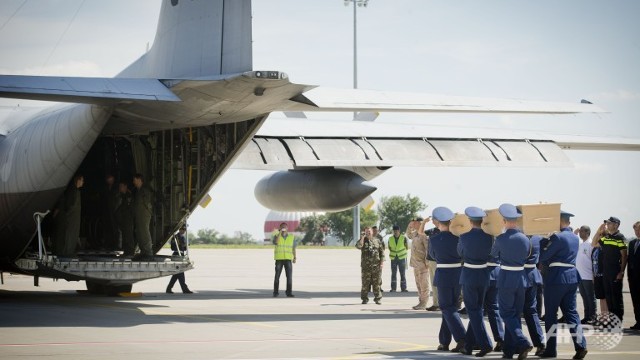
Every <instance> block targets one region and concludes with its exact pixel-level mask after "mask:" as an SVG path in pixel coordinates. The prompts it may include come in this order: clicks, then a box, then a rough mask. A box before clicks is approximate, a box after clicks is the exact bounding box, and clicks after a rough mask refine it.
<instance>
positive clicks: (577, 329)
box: [544, 283, 587, 357]
mask: <svg viewBox="0 0 640 360" xmlns="http://www.w3.org/2000/svg"><path fill="white" fill-rule="evenodd" d="M576 290H578V284H577V283H576V284H553V285H550V284H547V285H545V286H544V313H545V315H544V317H545V319H544V327H545V330H546V331H547V337H548V338H547V349H546V350H545V352H544V353H545V355H551V356H554V357H555V356H556V355H557V350H556V346H557V333H558V331H557V327H558V308H559V309H560V310H562V314H564V318H565V322H566V327H568V328H569V332H570V333H571V340H573V347H574V350H576V351H578V350H581V349H586V348H587V340H586V338H585V337H584V334H583V333H582V325H581V324H580V315H578V310H577V309H576ZM563 326H564V324H563Z"/></svg>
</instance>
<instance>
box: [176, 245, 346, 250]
mask: <svg viewBox="0 0 640 360" xmlns="http://www.w3.org/2000/svg"><path fill="white" fill-rule="evenodd" d="M164 247H165V248H167V249H169V248H170V247H169V244H168V243H167V244H166V245H165V246H164ZM189 248H191V249H273V245H260V244H245V245H221V244H198V245H189ZM352 248H353V246H351V245H350V246H309V245H299V246H297V247H296V249H315V250H326V249H349V250H351V249H352Z"/></svg>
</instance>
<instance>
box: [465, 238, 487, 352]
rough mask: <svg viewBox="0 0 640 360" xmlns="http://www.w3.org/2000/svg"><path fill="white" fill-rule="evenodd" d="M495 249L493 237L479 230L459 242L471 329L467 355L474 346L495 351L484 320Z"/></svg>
mask: <svg viewBox="0 0 640 360" xmlns="http://www.w3.org/2000/svg"><path fill="white" fill-rule="evenodd" d="M492 245H493V237H492V236H491V235H489V234H487V233H485V232H484V231H483V230H482V229H479V228H473V229H471V230H470V231H469V232H467V233H464V234H462V235H460V241H459V242H458V253H459V254H460V256H461V257H462V260H463V262H464V266H463V268H462V273H461V275H460V285H462V296H463V299H464V306H465V307H466V309H467V313H468V314H469V326H468V327H467V335H466V338H465V347H466V349H465V350H466V351H467V352H471V351H472V350H473V348H474V345H478V346H479V347H480V349H489V350H490V349H491V348H492V347H493V344H492V343H491V339H490V338H489V334H487V329H486V327H485V326H484V320H483V316H482V310H483V308H484V297H485V295H486V293H487V288H488V287H489V269H488V268H487V261H488V260H489V257H490V256H491V247H492Z"/></svg>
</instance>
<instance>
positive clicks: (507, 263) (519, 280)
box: [491, 204, 533, 360]
mask: <svg viewBox="0 0 640 360" xmlns="http://www.w3.org/2000/svg"><path fill="white" fill-rule="evenodd" d="M498 211H499V212H500V215H502V218H503V219H504V227H505V232H504V233H502V234H500V235H498V237H496V241H495V242H494V244H493V249H492V251H491V254H492V255H493V256H495V257H497V258H498V259H499V260H500V264H501V265H500V274H499V276H498V307H499V308H500V316H502V319H503V320H504V327H505V329H504V330H505V333H504V346H503V348H502V353H503V358H505V359H511V358H512V357H513V355H514V354H518V360H523V359H526V358H527V355H528V354H529V352H530V351H531V350H533V347H532V346H531V343H530V342H529V340H528V339H527V337H526V336H524V333H523V332H522V324H521V322H520V312H521V311H522V308H523V307H524V292H525V288H526V287H527V284H528V282H529V279H528V278H527V274H526V273H525V271H524V264H525V262H526V261H527V258H528V257H529V252H530V244H529V238H527V236H526V235H525V234H523V233H522V232H521V231H520V230H519V229H518V223H517V219H518V218H519V217H521V216H522V215H521V214H519V213H518V209H517V208H516V207H515V206H514V205H511V204H502V205H500V207H499V208H498Z"/></svg>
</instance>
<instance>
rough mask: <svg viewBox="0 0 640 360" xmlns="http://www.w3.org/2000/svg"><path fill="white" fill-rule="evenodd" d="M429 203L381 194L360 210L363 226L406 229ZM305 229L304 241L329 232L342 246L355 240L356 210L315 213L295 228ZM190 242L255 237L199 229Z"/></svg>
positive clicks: (228, 242)
mask: <svg viewBox="0 0 640 360" xmlns="http://www.w3.org/2000/svg"><path fill="white" fill-rule="evenodd" d="M426 208H427V206H426V205H425V204H424V203H423V202H422V201H420V199H419V198H418V197H416V196H411V195H409V194H407V195H405V196H398V195H396V196H388V197H382V198H381V199H380V203H379V204H378V205H377V206H376V208H375V209H371V210H365V209H361V211H360V226H361V227H363V228H364V227H365V226H373V225H377V226H378V229H379V230H380V233H381V234H383V235H385V234H387V233H391V227H392V226H393V225H394V224H397V225H398V226H400V229H402V230H403V231H404V229H406V228H407V225H409V222H410V221H411V220H413V219H415V218H416V217H417V216H418V214H419V213H420V212H421V211H423V210H424V209H426ZM295 230H296V231H298V232H302V233H304V236H303V237H302V239H298V240H299V241H300V242H301V243H302V244H304V245H306V244H313V243H319V242H321V241H322V239H324V237H325V236H327V235H330V236H333V237H336V238H338V239H339V241H340V242H341V243H342V245H343V246H349V245H350V244H351V243H352V242H353V211H352V210H351V209H349V210H345V211H340V212H336V213H326V214H322V215H312V216H307V217H304V218H302V219H300V226H299V227H298V228H297V229H295ZM188 236H189V243H190V244H194V245H197V244H216V245H244V244H256V239H255V238H254V237H253V236H252V235H251V234H249V233H247V232H242V231H236V232H235V234H234V235H233V236H229V235H226V234H222V233H220V232H219V231H217V230H214V229H200V230H198V231H197V232H196V233H195V234H194V233H192V232H189V234H188Z"/></svg>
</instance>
